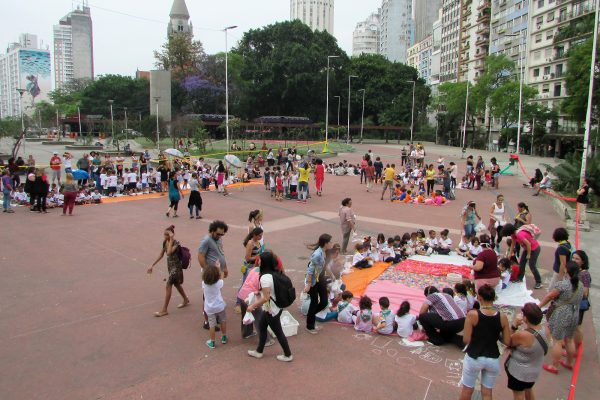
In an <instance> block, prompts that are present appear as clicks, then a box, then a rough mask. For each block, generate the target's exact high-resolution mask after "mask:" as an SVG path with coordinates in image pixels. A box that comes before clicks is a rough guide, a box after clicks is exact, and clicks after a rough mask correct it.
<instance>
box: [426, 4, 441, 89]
mask: <svg viewBox="0 0 600 400" xmlns="http://www.w3.org/2000/svg"><path fill="white" fill-rule="evenodd" d="M431 37H432V49H431V71H430V72H431V75H430V77H429V81H430V86H431V94H432V95H436V94H437V88H438V86H439V85H440V66H441V56H442V9H441V8H440V9H439V10H438V18H437V20H435V21H434V23H433V25H432V33H431Z"/></svg>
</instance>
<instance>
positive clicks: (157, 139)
mask: <svg viewBox="0 0 600 400" xmlns="http://www.w3.org/2000/svg"><path fill="white" fill-rule="evenodd" d="M159 100H160V96H155V97H154V101H155V102H156V150H157V151H158V154H159V155H160V125H159V124H158V101H159Z"/></svg>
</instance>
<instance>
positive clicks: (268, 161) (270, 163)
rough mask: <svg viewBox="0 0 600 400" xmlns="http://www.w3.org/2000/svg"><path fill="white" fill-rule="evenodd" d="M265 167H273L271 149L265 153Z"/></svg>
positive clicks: (273, 160) (273, 161) (273, 158)
mask: <svg viewBox="0 0 600 400" xmlns="http://www.w3.org/2000/svg"><path fill="white" fill-rule="evenodd" d="M267 165H268V166H269V167H272V166H274V165H275V157H274V156H273V149H269V150H268V152H267Z"/></svg>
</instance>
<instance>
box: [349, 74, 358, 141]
mask: <svg viewBox="0 0 600 400" xmlns="http://www.w3.org/2000/svg"><path fill="white" fill-rule="evenodd" d="M352 78H358V76H356V75H348V131H347V132H346V144H348V143H350V94H351V90H352V83H351V82H352Z"/></svg>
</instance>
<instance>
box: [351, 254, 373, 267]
mask: <svg viewBox="0 0 600 400" xmlns="http://www.w3.org/2000/svg"><path fill="white" fill-rule="evenodd" d="M367 257H371V253H369V252H368V251H365V252H364V253H359V252H356V253H354V256H353V257H352V265H356V264H358V263H359V262H361V261H362V260H364V259H365V258H367Z"/></svg>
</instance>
